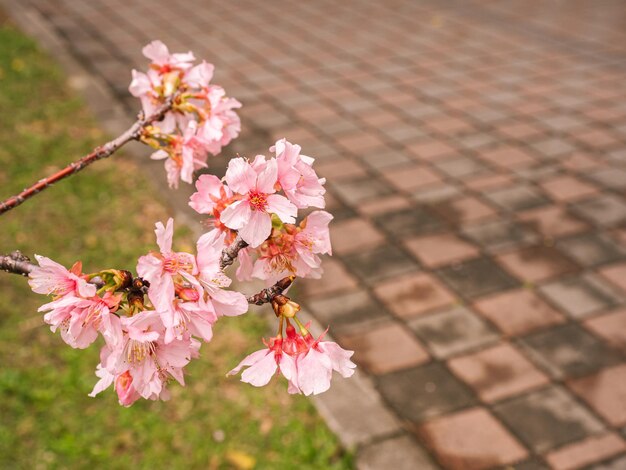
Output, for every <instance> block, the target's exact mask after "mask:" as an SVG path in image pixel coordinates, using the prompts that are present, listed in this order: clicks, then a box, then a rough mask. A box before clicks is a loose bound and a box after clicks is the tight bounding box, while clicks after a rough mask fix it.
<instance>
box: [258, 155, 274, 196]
mask: <svg viewBox="0 0 626 470" xmlns="http://www.w3.org/2000/svg"><path fill="white" fill-rule="evenodd" d="M277 179H278V167H277V166H276V160H275V159H273V158H272V159H271V160H269V161H268V162H267V163H266V164H265V168H263V171H261V172H260V173H259V176H258V177H257V181H256V190H257V191H259V192H261V193H264V194H272V193H275V192H276V190H275V189H274V185H275V184H276V180H277Z"/></svg>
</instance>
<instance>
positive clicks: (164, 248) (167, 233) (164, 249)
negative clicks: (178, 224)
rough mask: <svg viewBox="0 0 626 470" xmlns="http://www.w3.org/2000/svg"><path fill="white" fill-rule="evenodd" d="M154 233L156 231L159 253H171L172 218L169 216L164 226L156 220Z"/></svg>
mask: <svg viewBox="0 0 626 470" xmlns="http://www.w3.org/2000/svg"><path fill="white" fill-rule="evenodd" d="M154 233H156V237H157V245H159V248H160V249H161V253H171V252H172V238H173V236H174V219H172V218H171V217H170V218H169V219H168V220H167V226H165V227H164V226H163V224H162V223H161V222H157V223H156V229H155V230H154Z"/></svg>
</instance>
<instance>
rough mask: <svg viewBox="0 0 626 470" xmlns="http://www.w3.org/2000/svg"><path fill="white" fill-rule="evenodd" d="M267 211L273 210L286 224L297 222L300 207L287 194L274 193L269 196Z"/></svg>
mask: <svg viewBox="0 0 626 470" xmlns="http://www.w3.org/2000/svg"><path fill="white" fill-rule="evenodd" d="M267 212H273V213H274V214H276V215H277V216H278V217H279V218H280V220H282V221H283V222H284V223H286V224H293V223H295V222H296V216H297V215H298V208H297V207H296V206H295V205H294V204H293V203H292V202H290V201H289V199H287V198H286V197H285V196H281V195H280V194H272V195H270V196H268V197H267Z"/></svg>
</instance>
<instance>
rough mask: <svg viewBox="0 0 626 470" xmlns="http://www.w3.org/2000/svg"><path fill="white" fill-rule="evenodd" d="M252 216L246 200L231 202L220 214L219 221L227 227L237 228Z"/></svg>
mask: <svg viewBox="0 0 626 470" xmlns="http://www.w3.org/2000/svg"><path fill="white" fill-rule="evenodd" d="M251 216H252V209H251V208H250V204H249V203H248V201H246V200H241V201H237V202H234V203H232V204H231V205H230V206H228V207H227V208H226V209H224V210H223V211H222V213H221V214H220V221H221V222H222V223H223V224H224V225H226V226H227V227H228V228H232V229H233V230H239V229H240V228H241V227H243V226H244V225H246V224H247V223H248V222H249V220H250V217H251Z"/></svg>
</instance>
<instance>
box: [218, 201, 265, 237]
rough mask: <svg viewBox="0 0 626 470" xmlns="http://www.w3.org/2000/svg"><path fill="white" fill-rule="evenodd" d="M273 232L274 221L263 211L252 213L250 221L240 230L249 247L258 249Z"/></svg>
mask: <svg viewBox="0 0 626 470" xmlns="http://www.w3.org/2000/svg"><path fill="white" fill-rule="evenodd" d="M270 197H271V196H270ZM224 212H225V211H224ZM271 232H272V219H271V217H270V215H269V214H268V213H266V212H262V211H252V212H251V214H250V220H249V221H248V223H247V224H246V225H245V226H244V227H242V228H241V229H240V230H239V235H240V236H241V238H243V240H244V241H245V242H246V243H248V245H250V246H251V247H252V248H256V247H257V246H259V245H260V244H261V243H263V242H264V241H265V240H267V237H269V236H270V233H271Z"/></svg>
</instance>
